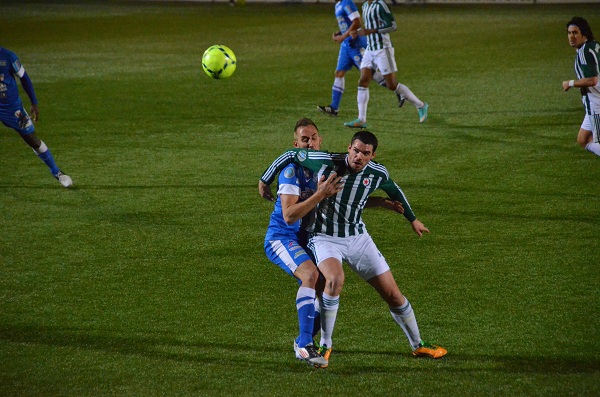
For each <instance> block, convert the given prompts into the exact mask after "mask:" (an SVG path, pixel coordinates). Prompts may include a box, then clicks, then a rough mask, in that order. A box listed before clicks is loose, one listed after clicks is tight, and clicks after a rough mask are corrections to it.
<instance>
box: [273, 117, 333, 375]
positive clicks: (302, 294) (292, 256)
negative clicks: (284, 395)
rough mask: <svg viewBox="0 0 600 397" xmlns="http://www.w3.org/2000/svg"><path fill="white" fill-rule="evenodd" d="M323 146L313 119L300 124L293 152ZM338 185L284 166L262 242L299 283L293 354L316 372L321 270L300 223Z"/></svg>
mask: <svg viewBox="0 0 600 397" xmlns="http://www.w3.org/2000/svg"><path fill="white" fill-rule="evenodd" d="M321 141H322V140H321V136H320V135H319V130H318V129H317V126H316V125H315V123H313V122H312V121H311V120H309V119H300V120H299V121H298V122H297V123H296V127H295V129H294V146H295V147H297V148H305V149H315V150H318V149H320V148H321ZM339 181H340V178H337V177H336V175H335V174H331V175H330V176H329V177H328V178H325V177H323V178H321V179H320V180H319V181H318V182H317V180H316V178H315V177H314V175H313V172H312V171H310V170H304V169H303V168H302V167H301V166H299V165H296V164H290V165H288V166H287V167H285V168H284V169H283V170H282V172H281V173H280V174H279V180H278V182H279V183H278V189H277V200H276V201H275V209H274V210H273V213H272V214H271V219H270V223H269V227H268V229H267V234H266V236H265V243H264V248H265V253H266V254H267V257H268V258H269V260H271V262H273V263H274V264H276V265H277V266H279V267H280V268H282V269H283V270H284V271H285V272H286V273H288V274H289V275H290V276H293V277H295V278H296V279H297V281H298V283H299V284H300V287H299V288H298V292H297V294H296V308H297V311H298V324H299V329H300V333H299V335H298V337H297V338H296V340H295V341H294V352H295V354H296V357H297V358H298V359H301V360H304V361H306V362H307V363H308V364H310V365H312V366H315V367H318V368H325V367H327V364H328V361H327V360H325V359H324V358H323V356H321V355H320V354H319V353H318V351H317V347H316V346H315V345H314V344H313V335H314V332H313V330H314V323H315V316H316V313H315V310H316V309H315V305H316V302H315V301H316V298H317V291H316V289H317V282H318V281H319V271H318V270H317V267H316V266H315V264H314V262H313V261H312V259H311V258H310V256H309V255H308V254H307V253H306V251H305V250H304V247H306V240H307V236H306V231H305V229H304V227H302V226H301V224H302V222H303V218H304V217H305V216H306V215H308V214H309V213H310V212H311V211H312V210H313V208H314V207H315V206H316V205H317V204H318V203H319V202H320V201H321V200H323V199H325V198H327V197H329V196H331V195H333V194H335V193H337V192H338V191H339V190H340V189H341V186H340V184H339Z"/></svg>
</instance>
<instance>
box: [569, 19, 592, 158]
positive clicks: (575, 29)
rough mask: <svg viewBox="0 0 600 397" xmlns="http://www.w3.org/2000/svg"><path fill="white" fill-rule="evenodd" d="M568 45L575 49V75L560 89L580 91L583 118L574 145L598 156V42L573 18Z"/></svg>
mask: <svg viewBox="0 0 600 397" xmlns="http://www.w3.org/2000/svg"><path fill="white" fill-rule="evenodd" d="M567 37H568V39H569V45H570V46H571V47H574V48H576V49H577V56H576V57H575V75H576V76H577V80H567V81H563V82H562V87H563V90H565V91H568V90H569V89H570V88H571V87H578V88H579V90H580V91H581V95H582V101H583V107H584V108H585V117H584V119H583V122H582V123H581V127H580V129H579V134H578V135H577V143H579V145H581V147H583V148H584V149H586V150H589V151H590V152H592V153H594V154H596V155H598V156H600V66H599V63H600V62H599V58H600V43H598V42H597V41H595V40H594V34H593V33H592V29H591V28H590V25H589V24H588V22H587V21H586V20H585V19H583V18H579V17H574V18H573V19H571V20H570V21H569V22H568V23H567Z"/></svg>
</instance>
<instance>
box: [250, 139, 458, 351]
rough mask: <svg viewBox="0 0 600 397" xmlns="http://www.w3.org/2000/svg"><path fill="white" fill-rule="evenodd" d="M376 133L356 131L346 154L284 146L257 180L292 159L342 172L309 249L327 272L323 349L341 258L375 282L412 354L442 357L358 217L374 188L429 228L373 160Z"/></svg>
mask: <svg viewBox="0 0 600 397" xmlns="http://www.w3.org/2000/svg"><path fill="white" fill-rule="evenodd" d="M377 145H378V142H377V138H376V137H375V135H374V134H372V133H371V132H369V131H364V130H363V131H359V132H358V133H356V134H355V135H354V136H353V137H352V141H351V143H350V146H349V147H348V153H328V152H318V151H309V150H306V149H295V150H290V151H287V152H286V153H284V154H282V155H281V156H280V157H279V158H277V159H276V160H275V162H273V164H272V165H271V166H270V167H269V168H268V169H267V170H266V171H265V172H264V174H263V176H262V177H261V181H263V182H264V183H266V184H270V183H271V182H272V181H273V180H274V178H275V176H276V175H277V174H278V173H279V172H280V171H281V170H282V169H283V168H285V166H286V165H288V164H291V163H296V164H299V165H301V166H302V167H305V168H307V169H310V170H312V171H313V172H315V174H316V175H317V178H321V176H325V177H327V176H328V175H330V174H331V173H333V172H335V173H336V174H337V175H338V176H341V177H342V182H343V184H344V186H343V189H342V190H341V191H340V192H339V193H337V194H335V195H333V196H331V197H329V198H328V199H325V200H323V201H321V202H320V203H319V204H318V205H317V209H316V216H315V220H314V221H313V224H312V225H311V226H309V227H308V230H309V231H310V232H311V239H310V242H309V248H310V249H311V250H312V252H313V254H314V256H315V259H316V263H317V266H318V268H319V271H321V273H322V274H323V276H324V277H325V280H326V282H325V289H324V292H323V304H322V306H321V346H324V350H325V351H324V352H323V354H327V357H329V354H330V353H331V350H330V349H331V346H332V335H333V328H334V325H335V321H336V318H337V311H338V307H339V297H340V293H341V290H342V287H343V284H344V271H343V268H342V261H344V262H346V263H348V265H349V266H350V268H351V269H352V270H353V271H355V272H356V273H357V274H358V275H359V276H361V277H362V278H363V279H364V280H365V281H367V282H368V283H369V284H371V286H373V287H374V288H375V289H376V290H377V292H378V293H379V294H380V296H381V297H382V298H383V299H384V300H385V301H386V303H387V304H388V306H389V309H390V313H391V314H392V317H393V319H394V320H395V321H396V323H397V324H398V325H399V326H400V327H401V328H402V330H403V331H404V333H405V334H406V336H407V338H408V340H409V343H410V345H411V347H412V349H413V352H412V354H413V355H414V356H417V357H419V356H427V357H432V358H440V357H443V356H444V355H445V354H446V353H447V351H446V349H444V348H442V347H439V346H435V345H431V344H429V343H426V342H423V341H422V340H421V337H420V333H419V327H418V325H417V321H416V319H415V315H414V312H413V309H412V306H411V305H410V303H409V301H408V300H407V299H406V298H405V297H404V295H403V294H402V293H401V292H400V289H399V288H398V285H397V284H396V281H395V280H394V277H393V275H392V273H391V270H390V267H389V265H388V264H387V262H386V261H385V258H384V257H383V255H381V253H380V252H379V250H378V249H377V246H376V245H375V243H374V242H373V240H372V239H371V236H370V235H369V233H368V232H367V230H366V227H365V224H364V222H363V220H362V217H361V215H362V211H363V209H364V208H365V206H366V203H367V199H368V198H369V196H370V195H371V194H372V193H373V192H374V191H375V190H376V189H378V188H381V189H382V190H384V191H385V192H386V193H387V195H388V196H389V197H390V198H391V199H393V200H397V201H400V202H401V203H402V205H403V207H404V216H405V217H406V219H407V220H408V221H409V222H410V223H411V226H412V228H413V230H414V231H415V232H416V233H417V234H418V235H419V237H421V236H422V235H423V233H429V229H427V227H425V225H424V224H423V223H422V222H421V221H419V220H418V219H417V217H416V215H415V214H414V212H413V210H412V208H411V207H410V204H409V203H408V200H407V199H406V196H405V195H404V193H403V191H402V190H401V189H400V187H399V186H398V185H397V184H396V183H395V182H394V181H393V180H392V179H391V178H390V176H389V173H388V171H387V169H386V168H385V166H383V165H382V164H378V163H376V162H375V161H372V159H373V158H374V157H375V151H376V150H377Z"/></svg>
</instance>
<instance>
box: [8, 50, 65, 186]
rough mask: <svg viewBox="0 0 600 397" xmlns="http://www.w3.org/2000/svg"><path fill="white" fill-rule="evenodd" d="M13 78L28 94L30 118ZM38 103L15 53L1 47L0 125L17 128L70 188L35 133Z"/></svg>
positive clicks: (61, 182) (51, 169) (48, 150)
mask: <svg viewBox="0 0 600 397" xmlns="http://www.w3.org/2000/svg"><path fill="white" fill-rule="evenodd" d="M15 78H18V79H19V81H20V82H21V86H22V87H23V89H24V90H25V92H26V93H27V96H28V97H29V101H30V102H31V108H30V111H31V117H30V116H29V114H27V112H26V111H25V108H24V107H23V103H22V102H21V97H20V96H19V88H18V86H17V82H16V79H15ZM37 104H38V101H37V98H36V96H35V91H34V90H33V84H32V83H31V79H30V78H29V75H28V74H27V72H25V69H24V68H23V65H21V62H19V59H18V58H17V55H16V54H15V53H14V52H12V51H9V50H7V49H6V48H2V47H0V120H2V124H4V125H5V126H7V127H8V128H12V129H14V130H15V131H17V132H18V133H19V134H20V135H21V138H23V140H24V141H25V142H26V143H27V144H28V145H29V146H31V148H32V149H33V151H34V152H35V154H36V155H37V156H38V157H39V158H40V159H41V160H42V161H43V162H44V163H45V164H46V165H47V166H48V168H49V169H50V172H51V173H52V176H54V177H55V178H56V179H58V181H59V182H60V184H61V185H62V186H64V187H70V186H71V185H73V181H72V180H71V177H69V176H68V175H65V174H63V172H62V171H61V170H60V169H59V168H58V166H57V165H56V163H55V162H54V157H53V156H52V153H50V149H48V146H46V144H45V143H44V142H42V141H41V140H40V139H39V138H38V137H37V136H36V135H35V128H34V127H33V123H34V122H36V121H37V119H38V116H39V110H38V106H37Z"/></svg>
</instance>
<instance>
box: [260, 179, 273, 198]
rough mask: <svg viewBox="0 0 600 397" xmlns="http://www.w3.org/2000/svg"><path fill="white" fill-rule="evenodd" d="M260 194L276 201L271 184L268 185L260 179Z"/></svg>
mask: <svg viewBox="0 0 600 397" xmlns="http://www.w3.org/2000/svg"><path fill="white" fill-rule="evenodd" d="M258 194H260V197H262V198H264V199H265V200H267V201H275V196H273V192H272V191H271V186H269V185H267V184H266V183H264V182H263V181H261V180H259V181H258Z"/></svg>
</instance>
